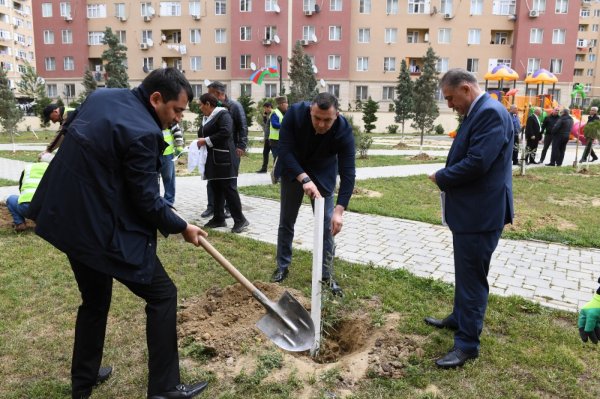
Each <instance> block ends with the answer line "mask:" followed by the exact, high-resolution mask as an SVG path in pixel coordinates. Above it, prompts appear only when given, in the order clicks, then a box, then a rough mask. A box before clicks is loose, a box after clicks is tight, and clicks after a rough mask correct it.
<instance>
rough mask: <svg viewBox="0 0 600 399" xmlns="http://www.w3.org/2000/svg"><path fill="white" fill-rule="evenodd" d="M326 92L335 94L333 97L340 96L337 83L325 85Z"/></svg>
mask: <svg viewBox="0 0 600 399" xmlns="http://www.w3.org/2000/svg"><path fill="white" fill-rule="evenodd" d="M327 93H329V94H333V95H334V96H335V98H340V85H338V84H333V85H329V84H328V85H327Z"/></svg>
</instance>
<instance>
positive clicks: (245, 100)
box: [237, 94, 255, 126]
mask: <svg viewBox="0 0 600 399" xmlns="http://www.w3.org/2000/svg"><path fill="white" fill-rule="evenodd" d="M237 100H238V102H239V103H240V104H242V108H244V113H245V114H246V123H247V124H248V126H250V125H252V119H253V118H254V108H253V107H252V106H253V105H254V104H255V103H254V100H252V97H250V96H248V95H245V94H244V95H241V96H239V97H238V99H237Z"/></svg>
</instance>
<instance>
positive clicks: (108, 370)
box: [96, 366, 113, 385]
mask: <svg viewBox="0 0 600 399" xmlns="http://www.w3.org/2000/svg"><path fill="white" fill-rule="evenodd" d="M112 371H113V368H112V367H111V366H106V367H100V370H98V377H96V385H100V384H102V383H103V382H105V381H106V380H108V379H109V378H110V376H111V374H112Z"/></svg>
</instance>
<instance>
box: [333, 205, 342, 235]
mask: <svg viewBox="0 0 600 399" xmlns="http://www.w3.org/2000/svg"><path fill="white" fill-rule="evenodd" d="M343 225H344V207H343V206H341V205H336V206H335V208H333V215H331V234H332V235H334V236H335V235H336V234H337V233H339V232H340V231H342V226H343Z"/></svg>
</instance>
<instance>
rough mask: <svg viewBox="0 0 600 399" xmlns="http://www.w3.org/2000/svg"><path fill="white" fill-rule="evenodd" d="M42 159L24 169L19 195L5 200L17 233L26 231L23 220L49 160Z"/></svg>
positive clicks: (25, 223)
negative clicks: (42, 160)
mask: <svg viewBox="0 0 600 399" xmlns="http://www.w3.org/2000/svg"><path fill="white" fill-rule="evenodd" d="M44 159H45V161H44V162H36V163H32V164H29V165H27V166H26V167H25V169H24V170H23V173H21V178H20V179H19V192H20V193H21V194H19V195H11V196H9V197H8V198H7V199H6V207H7V208H8V211H9V212H10V214H11V215H12V218H13V229H14V230H15V232H17V233H20V232H22V231H25V230H26V229H27V222H26V221H25V218H26V217H27V212H28V210H29V203H30V202H31V199H32V198H33V194H35V190H36V189H37V187H38V185H39V184H40V180H42V176H43V175H44V172H46V169H47V168H48V162H49V161H48V159H49V158H48V157H45V158H44Z"/></svg>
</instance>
